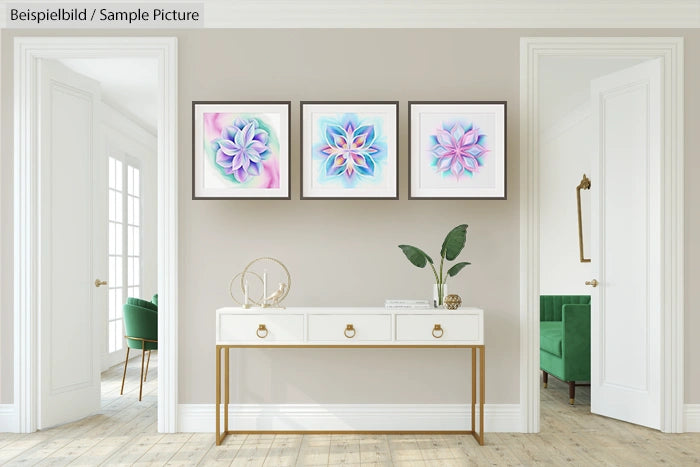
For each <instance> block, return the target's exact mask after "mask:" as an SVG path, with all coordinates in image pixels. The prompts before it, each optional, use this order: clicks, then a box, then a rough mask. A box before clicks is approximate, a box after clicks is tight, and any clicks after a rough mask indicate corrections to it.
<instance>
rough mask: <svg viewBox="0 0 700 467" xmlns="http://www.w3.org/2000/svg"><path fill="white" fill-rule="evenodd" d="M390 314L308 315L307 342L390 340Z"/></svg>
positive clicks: (348, 342)
mask: <svg viewBox="0 0 700 467" xmlns="http://www.w3.org/2000/svg"><path fill="white" fill-rule="evenodd" d="M390 340H391V316H390V315H353V314H348V315H309V342H337V343H340V344H352V343H353V342H366V341H390Z"/></svg>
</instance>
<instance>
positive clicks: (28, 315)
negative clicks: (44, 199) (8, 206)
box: [13, 37, 178, 433]
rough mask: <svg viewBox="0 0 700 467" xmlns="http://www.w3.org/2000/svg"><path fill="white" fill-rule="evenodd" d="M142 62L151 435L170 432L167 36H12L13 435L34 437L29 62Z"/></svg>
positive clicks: (171, 149)
mask: <svg viewBox="0 0 700 467" xmlns="http://www.w3.org/2000/svg"><path fill="white" fill-rule="evenodd" d="M117 57H121V58H123V57H140V58H144V57H149V58H154V59H156V60H157V62H158V81H159V94H160V95H159V102H160V105H159V110H158V292H159V295H158V299H159V300H158V301H159V313H158V315H159V316H160V318H161V319H159V320H158V340H159V342H160V346H159V351H158V353H159V356H158V360H159V363H158V373H159V374H158V431H159V432H161V433H174V432H175V431H176V430H177V419H176V417H177V400H178V387H177V382H178V347H177V344H178V332H177V320H178V163H177V162H178V161H177V142H178V141H177V39H176V38H175V37H16V38H15V39H14V160H13V163H14V176H13V177H14V178H13V180H14V187H13V195H14V204H13V207H14V213H13V215H14V247H13V248H14V264H13V268H14V269H13V270H14V284H13V293H14V303H13V307H14V410H15V420H16V421H17V422H16V424H17V427H16V430H15V431H17V432H20V433H31V432H34V431H36V427H37V415H38V410H37V409H38V399H37V398H38V397H39V393H40V391H39V388H38V387H37V382H38V378H37V375H38V370H39V360H38V353H37V344H38V333H37V323H38V322H39V318H40V316H41V312H42V309H41V303H40V301H39V300H37V299H36V298H35V297H39V296H40V286H41V283H40V281H39V277H40V269H39V268H40V267H41V262H40V261H39V254H38V253H39V250H38V247H39V245H40V241H41V239H40V238H39V234H40V231H39V229H38V227H39V223H40V218H39V210H38V204H37V200H38V194H39V191H38V183H37V182H38V175H39V173H40V170H41V167H40V161H39V157H38V152H37V149H36V148H37V147H38V144H37V143H38V137H39V136H38V132H37V128H38V113H37V108H36V91H37V88H36V83H38V82H39V81H38V73H37V61H38V60H40V59H61V58H117Z"/></svg>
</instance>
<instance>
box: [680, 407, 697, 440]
mask: <svg viewBox="0 0 700 467" xmlns="http://www.w3.org/2000/svg"><path fill="white" fill-rule="evenodd" d="M683 412H684V414H683V415H684V417H683V418H685V420H684V423H683V426H684V427H685V431H686V432H688V433H700V404H685V409H684V410H683Z"/></svg>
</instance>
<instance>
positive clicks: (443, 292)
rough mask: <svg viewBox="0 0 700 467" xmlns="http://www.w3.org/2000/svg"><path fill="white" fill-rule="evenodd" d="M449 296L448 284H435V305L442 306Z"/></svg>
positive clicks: (435, 306) (436, 306)
mask: <svg viewBox="0 0 700 467" xmlns="http://www.w3.org/2000/svg"><path fill="white" fill-rule="evenodd" d="M445 297H447V284H444V283H443V284H433V307H434V308H442V306H443V304H444V303H445Z"/></svg>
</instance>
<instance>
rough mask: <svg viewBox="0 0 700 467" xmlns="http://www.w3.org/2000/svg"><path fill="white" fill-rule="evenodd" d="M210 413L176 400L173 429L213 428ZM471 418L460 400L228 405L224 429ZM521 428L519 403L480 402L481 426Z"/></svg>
mask: <svg viewBox="0 0 700 467" xmlns="http://www.w3.org/2000/svg"><path fill="white" fill-rule="evenodd" d="M215 415H216V412H215V410H214V404H180V405H179V407H178V424H179V426H178V431H180V432H197V433H213V432H214V429H215V425H216V417H215ZM470 417H471V409H470V407H469V406H468V405H463V404H323V405H320V404H230V405H229V430H241V431H254V430H261V431H266V430H272V431H346V430H353V431H375V430H376V431H384V430H386V431H392V430H393V431H432V430H468V429H470V428H471V421H470ZM477 417H478V412H477ZM222 423H223V416H222ZM521 428H522V426H521V422H520V405H519V404H487V405H485V406H484V431H488V432H517V431H520V430H521ZM477 430H478V428H477Z"/></svg>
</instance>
